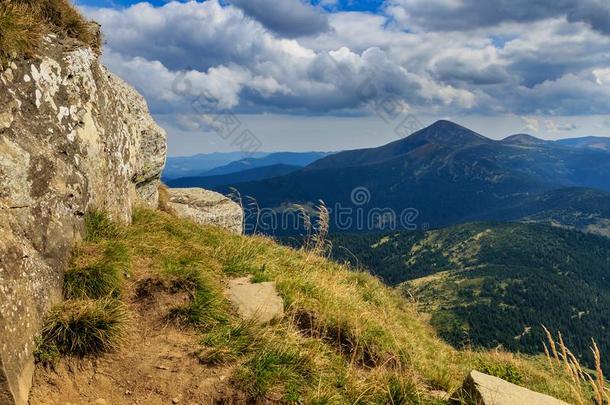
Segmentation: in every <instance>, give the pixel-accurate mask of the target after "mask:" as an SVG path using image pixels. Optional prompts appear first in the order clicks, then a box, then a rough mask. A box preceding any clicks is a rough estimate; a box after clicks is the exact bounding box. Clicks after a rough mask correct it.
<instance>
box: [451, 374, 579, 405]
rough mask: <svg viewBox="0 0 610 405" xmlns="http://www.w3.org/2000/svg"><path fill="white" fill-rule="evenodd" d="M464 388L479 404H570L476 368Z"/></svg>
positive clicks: (465, 382)
mask: <svg viewBox="0 0 610 405" xmlns="http://www.w3.org/2000/svg"><path fill="white" fill-rule="evenodd" d="M463 390H464V391H465V392H466V393H467V394H468V395H469V396H470V398H471V399H472V400H473V402H474V403H476V404H477V405H519V404H523V405H526V404H527V405H568V403H567V402H563V401H560V400H558V399H556V398H553V397H551V396H548V395H545V394H540V393H538V392H534V391H532V390H528V389H527V388H523V387H519V386H518V385H515V384H511V383H509V382H508V381H504V380H502V379H501V378H498V377H492V376H490V375H487V374H483V373H480V372H478V371H476V370H473V371H471V372H470V375H469V376H468V377H467V378H466V381H464V386H463Z"/></svg>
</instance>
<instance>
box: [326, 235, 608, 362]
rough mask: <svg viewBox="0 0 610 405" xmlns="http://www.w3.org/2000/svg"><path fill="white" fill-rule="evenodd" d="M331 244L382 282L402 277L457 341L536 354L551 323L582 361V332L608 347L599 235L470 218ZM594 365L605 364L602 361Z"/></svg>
mask: <svg viewBox="0 0 610 405" xmlns="http://www.w3.org/2000/svg"><path fill="white" fill-rule="evenodd" d="M334 244H335V247H336V256H337V257H338V258H339V259H348V260H351V261H352V262H353V261H355V259H354V256H355V257H357V258H358V259H359V261H360V263H361V264H362V265H365V266H367V267H368V268H370V269H371V270H372V271H373V272H375V273H376V274H378V275H379V276H380V277H382V278H383V279H384V280H386V282H388V283H390V284H400V283H402V284H401V287H400V288H401V289H402V290H403V291H404V292H405V294H406V295H407V296H409V297H411V296H413V297H415V299H416V300H417V301H418V302H419V304H420V308H422V309H423V310H425V311H426V312H428V313H429V314H431V316H432V318H431V322H432V325H433V326H434V327H435V328H436V329H437V331H438V332H439V333H440V335H441V336H442V337H443V338H445V339H446V340H448V341H449V342H451V343H452V344H454V345H455V346H457V347H461V346H463V345H474V346H483V347H488V348H493V347H496V346H498V345H501V346H502V347H504V348H506V349H508V350H511V351H521V352H529V353H538V352H540V351H541V350H542V347H541V345H540V342H541V341H542V340H544V333H543V330H542V328H541V325H542V324H544V325H546V326H547V327H549V328H551V329H553V330H561V331H562V333H563V334H564V338H565V339H566V341H567V342H569V345H570V346H572V347H573V348H575V349H576V350H575V353H576V354H577V355H579V356H581V358H582V359H584V360H585V362H586V363H587V364H589V365H592V364H593V359H592V357H591V353H590V351H589V349H588V347H589V344H590V339H591V338H592V337H594V338H596V339H597V340H598V341H599V342H600V347H601V349H602V351H605V352H608V351H609V350H610V341H609V340H608V333H609V332H608V329H607V328H608V325H609V324H610V315H608V311H607V310H606V309H607V308H608V306H609V305H610V239H608V238H604V237H600V236H594V235H586V234H583V233H581V232H577V231H569V230H565V229H558V228H554V227H549V226H544V225H534V224H517V223H477V224H466V225H461V226H456V227H452V228H447V229H441V230H436V231H430V232H427V233H420V232H418V233H408V232H403V233H394V234H386V235H360V236H358V235H356V236H347V235H345V236H337V237H336V238H335V240H334ZM342 247H343V248H345V249H343V248H342ZM348 252H349V253H348ZM352 255H353V256H352ZM604 367H605V368H606V369H610V363H609V362H608V361H607V360H606V361H605V362H604Z"/></svg>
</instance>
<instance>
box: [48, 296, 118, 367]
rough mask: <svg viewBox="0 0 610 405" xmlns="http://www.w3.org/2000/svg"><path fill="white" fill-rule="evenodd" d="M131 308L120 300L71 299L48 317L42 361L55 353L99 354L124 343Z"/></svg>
mask: <svg viewBox="0 0 610 405" xmlns="http://www.w3.org/2000/svg"><path fill="white" fill-rule="evenodd" d="M127 316H128V315H127V310H126V308H125V306H124V305H123V304H122V303H121V302H120V301H118V300H116V299H113V298H104V299H100V300H90V299H86V300H70V301H66V302H64V303H63V304H61V305H59V306H57V307H55V308H54V309H53V310H52V311H51V312H50V313H49V315H48V316H47V319H46V322H45V326H44V327H43V329H42V332H41V338H40V341H39V344H38V349H37V353H38V360H39V361H43V362H44V361H47V360H48V357H50V356H52V355H53V354H58V353H59V354H61V355H70V356H79V357H83V356H87V355H95V354H99V353H103V352H107V351H111V350H114V349H116V348H117V347H118V345H119V343H120V342H121V338H122V336H123V334H124V325H125V321H126V319H127Z"/></svg>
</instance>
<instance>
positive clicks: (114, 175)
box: [0, 34, 166, 404]
mask: <svg viewBox="0 0 610 405" xmlns="http://www.w3.org/2000/svg"><path fill="white" fill-rule="evenodd" d="M165 156H166V142H165V133H164V132H163V130H162V129H161V128H160V127H159V126H157V125H156V124H155V122H154V121H153V120H152V118H151V117H150V115H149V113H148V108H147V106H146V103H145V101H144V99H143V98H142V97H141V96H140V95H139V94H138V93H136V92H135V91H134V90H133V89H132V88H130V87H129V86H127V85H126V84H125V83H124V82H122V81H121V80H120V79H118V78H117V77H116V76H114V75H113V74H111V73H110V72H108V71H107V70H106V69H105V68H104V67H103V66H102V65H101V64H100V62H99V60H98V56H97V55H96V54H95V52H93V51H92V50H91V49H90V48H88V47H85V46H83V45H82V44H81V43H79V42H77V41H76V40H73V39H67V38H60V37H58V36H55V35H53V34H50V35H47V36H45V37H44V40H43V45H42V46H41V47H40V49H39V50H38V52H37V56H36V57H35V58H33V59H28V60H13V61H9V63H8V66H7V67H5V68H3V70H2V71H0V296H1V299H0V403H2V404H4V403H12V402H16V403H18V404H23V403H27V397H28V392H29V389H30V385H31V376H32V370H33V361H32V352H33V348H34V341H35V337H36V334H37V332H38V330H39V328H40V326H41V322H42V321H43V318H44V315H45V313H46V311H47V310H48V309H49V308H50V306H52V305H53V304H55V303H57V302H58V301H59V300H61V298H62V289H61V286H62V274H63V270H64V268H65V266H66V264H67V262H68V260H69V256H70V250H71V247H72V246H73V245H74V242H75V241H76V240H78V239H79V238H80V235H81V233H82V230H83V227H84V225H83V215H84V213H85V212H86V211H87V210H90V209H101V210H104V211H106V212H108V213H109V214H110V215H111V216H112V217H113V218H114V219H116V220H119V221H122V222H128V221H130V218H131V211H132V207H133V206H134V205H135V204H137V203H139V202H141V203H144V204H149V205H152V206H155V205H156V204H157V199H158V192H157V188H158V185H159V178H160V173H161V170H162V168H163V165H164V163H165Z"/></svg>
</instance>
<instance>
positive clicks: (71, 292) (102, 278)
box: [64, 241, 130, 299]
mask: <svg viewBox="0 0 610 405" xmlns="http://www.w3.org/2000/svg"><path fill="white" fill-rule="evenodd" d="M98 250H103V251H102V253H101V255H100V254H98ZM75 255H76V256H75V257H77V258H78V260H73V261H72V264H71V266H70V268H69V269H68V271H66V273H65V275H64V297H65V298H66V299H76V298H93V299H95V298H103V297H106V296H114V297H118V296H119V295H120V290H121V285H122V283H123V279H124V277H125V276H126V275H128V273H129V266H130V258H129V252H128V250H127V248H126V247H125V245H124V244H122V243H121V242H118V241H114V242H107V243H99V244H95V245H84V246H79V247H77V252H76V253H75Z"/></svg>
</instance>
